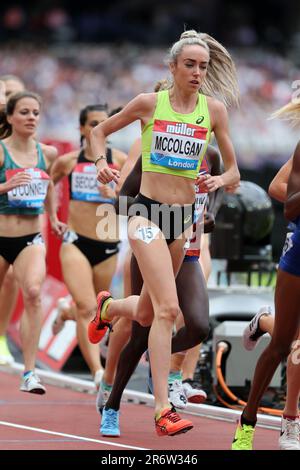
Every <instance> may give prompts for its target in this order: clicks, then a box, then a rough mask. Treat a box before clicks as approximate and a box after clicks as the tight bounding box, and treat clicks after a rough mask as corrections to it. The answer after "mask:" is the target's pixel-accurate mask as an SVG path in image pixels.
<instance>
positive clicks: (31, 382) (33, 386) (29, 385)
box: [20, 372, 46, 395]
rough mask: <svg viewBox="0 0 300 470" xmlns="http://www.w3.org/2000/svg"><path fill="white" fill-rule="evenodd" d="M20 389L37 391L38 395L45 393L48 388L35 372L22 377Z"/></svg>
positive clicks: (30, 391)
mask: <svg viewBox="0 0 300 470" xmlns="http://www.w3.org/2000/svg"><path fill="white" fill-rule="evenodd" d="M20 390H21V392H29V393H36V394H37V395H44V393H46V388H45V387H44V385H43V384H42V382H41V381H40V378H39V377H38V376H37V375H36V374H35V373H34V372H32V373H31V374H30V375H28V376H27V377H25V378H24V377H23V378H22V382H21V386H20Z"/></svg>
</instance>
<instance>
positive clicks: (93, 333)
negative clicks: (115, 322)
mask: <svg viewBox="0 0 300 470" xmlns="http://www.w3.org/2000/svg"><path fill="white" fill-rule="evenodd" d="M108 299H112V296H111V294H110V292H107V291H105V290H104V291H101V292H99V294H98V295H97V312H96V315H95V318H94V319H93V320H92V321H91V322H90V323H89V327H88V336H89V340H90V342H91V343H93V344H96V343H99V341H101V339H102V338H103V336H104V335H105V333H106V330H107V328H109V329H110V330H111V329H112V326H111V324H110V322H109V321H108V320H101V315H102V314H103V312H102V310H103V307H104V304H105V302H106V300H108Z"/></svg>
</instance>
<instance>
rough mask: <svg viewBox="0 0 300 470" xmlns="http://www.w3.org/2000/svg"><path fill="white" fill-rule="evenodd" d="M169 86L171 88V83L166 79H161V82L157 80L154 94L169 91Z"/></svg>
mask: <svg viewBox="0 0 300 470" xmlns="http://www.w3.org/2000/svg"><path fill="white" fill-rule="evenodd" d="M171 86H172V83H171V82H170V81H169V80H168V79H167V78H162V79H161V80H158V81H157V82H156V83H155V85H154V91H155V93H157V92H158V91H161V90H169V88H171Z"/></svg>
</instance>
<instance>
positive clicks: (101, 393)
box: [96, 382, 112, 414]
mask: <svg viewBox="0 0 300 470" xmlns="http://www.w3.org/2000/svg"><path fill="white" fill-rule="evenodd" d="M106 387H108V386H106ZM111 390H112V387H111V386H109V390H108V389H107V388H106V389H105V385H104V384H103V382H101V384H100V387H99V390H98V393H97V398H96V409H97V411H98V412H99V413H100V414H102V411H103V408H104V407H105V405H106V402H107V400H108V399H109V395H110V392H111Z"/></svg>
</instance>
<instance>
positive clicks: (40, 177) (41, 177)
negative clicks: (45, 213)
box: [5, 168, 50, 209]
mask: <svg viewBox="0 0 300 470" xmlns="http://www.w3.org/2000/svg"><path fill="white" fill-rule="evenodd" d="M20 171H22V172H25V173H28V174H29V175H30V176H31V181H30V182H29V183H27V184H22V185H20V186H16V187H15V188H13V189H11V190H10V191H8V193H7V198H8V204H9V206H10V207H26V208H35V209H39V208H40V207H42V206H43V204H44V201H45V198H46V195H47V190H48V185H49V180H50V178H49V175H47V173H46V172H45V171H43V170H40V169H39V168H15V169H12V170H6V172H5V176H6V180H7V181H8V180H10V179H11V178H12V177H13V176H14V175H15V174H17V173H19V172H20Z"/></svg>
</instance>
